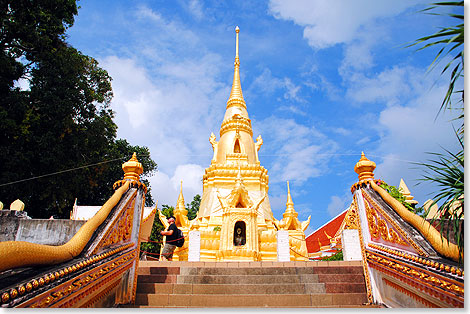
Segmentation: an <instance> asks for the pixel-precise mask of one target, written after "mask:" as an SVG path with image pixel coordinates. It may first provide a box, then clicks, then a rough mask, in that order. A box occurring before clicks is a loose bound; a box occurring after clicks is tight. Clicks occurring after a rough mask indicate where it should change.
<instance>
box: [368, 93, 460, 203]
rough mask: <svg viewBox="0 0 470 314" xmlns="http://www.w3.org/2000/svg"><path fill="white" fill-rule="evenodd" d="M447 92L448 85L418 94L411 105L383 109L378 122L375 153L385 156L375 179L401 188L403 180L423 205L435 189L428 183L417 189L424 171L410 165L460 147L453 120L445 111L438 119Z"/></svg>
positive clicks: (380, 162)
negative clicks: (454, 132)
mask: <svg viewBox="0 0 470 314" xmlns="http://www.w3.org/2000/svg"><path fill="white" fill-rule="evenodd" d="M445 90H446V86H445V85H440V86H434V88H433V89H431V90H426V89H423V90H420V91H417V92H418V93H417V97H416V98H414V99H412V100H411V101H410V102H409V103H408V104H406V105H394V106H390V107H388V108H386V109H385V110H383V111H382V112H381V113H380V117H379V121H378V122H379V123H378V130H379V135H380V142H379V143H380V145H379V147H378V148H377V150H376V154H377V155H379V156H384V157H383V159H382V161H379V162H378V163H377V169H376V171H375V173H376V177H378V178H382V179H384V180H385V181H386V182H388V183H389V184H392V185H398V184H399V182H400V178H402V177H403V178H404V179H405V181H406V182H407V184H408V187H409V188H410V190H411V192H412V194H413V193H415V197H417V198H418V201H420V202H421V203H422V202H423V201H424V200H425V199H427V198H428V196H427V195H428V193H429V191H431V190H432V188H430V187H429V186H427V185H425V184H421V185H419V186H417V187H415V184H416V183H417V181H416V179H418V178H422V170H423V168H419V166H417V165H415V164H412V163H411V162H424V161H426V160H429V159H431V158H432V156H431V155H429V154H427V153H429V152H442V147H444V148H446V149H449V150H451V151H455V149H456V148H457V140H456V137H455V135H453V129H452V124H451V123H449V121H450V120H452V119H453V118H454V117H453V116H451V115H450V114H449V113H448V112H445V113H443V114H442V115H441V116H439V117H438V118H437V119H436V114H437V109H438V107H439V105H440V102H441V99H442V95H444V94H445ZM413 190H414V191H413Z"/></svg>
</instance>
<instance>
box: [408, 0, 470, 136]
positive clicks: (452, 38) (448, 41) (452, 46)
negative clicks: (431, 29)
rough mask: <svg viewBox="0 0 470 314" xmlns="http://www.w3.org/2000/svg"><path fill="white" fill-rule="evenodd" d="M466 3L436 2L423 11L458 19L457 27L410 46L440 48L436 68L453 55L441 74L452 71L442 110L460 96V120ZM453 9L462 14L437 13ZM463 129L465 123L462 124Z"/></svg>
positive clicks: (442, 28) (445, 28)
mask: <svg viewBox="0 0 470 314" xmlns="http://www.w3.org/2000/svg"><path fill="white" fill-rule="evenodd" d="M463 6H464V1H450V2H436V3H433V4H432V5H431V6H430V7H428V8H426V9H424V10H423V12H426V13H429V14H431V15H447V16H449V17H452V18H454V19H457V21H458V22H457V23H458V24H457V25H455V26H450V27H441V28H440V30H439V31H437V32H436V33H434V34H431V35H428V36H424V37H421V38H419V39H417V40H416V41H415V42H414V43H412V44H411V45H409V46H415V45H418V46H421V47H420V48H419V49H418V50H422V49H427V48H432V47H440V50H439V51H438V53H437V54H436V57H435V58H434V60H433V62H432V64H431V66H436V65H437V64H438V63H439V62H440V61H441V60H443V59H444V58H445V57H446V56H447V55H451V57H452V59H451V60H450V61H449V62H448V63H447V64H446V65H445V66H444V67H443V68H442V72H441V74H444V73H446V72H447V71H449V70H451V73H450V81H449V85H448V87H447V92H446V94H445V96H444V98H443V100H442V103H441V107H440V109H439V112H440V111H441V110H443V109H444V110H445V109H451V108H452V96H453V95H454V94H458V95H460V97H459V100H458V107H457V108H458V109H459V110H461V111H462V113H461V116H460V117H459V118H460V119H463V108H464V107H463V100H464V91H463V90H455V87H456V85H457V82H459V81H460V80H461V79H462V78H463V71H464V49H463V48H464V47H463V46H464V15H463ZM445 8H451V9H456V10H458V11H459V12H460V11H461V12H462V14H455V13H440V12H438V13H436V12H435V10H436V9H445ZM462 127H463V122H462Z"/></svg>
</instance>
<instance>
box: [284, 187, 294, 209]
mask: <svg viewBox="0 0 470 314" xmlns="http://www.w3.org/2000/svg"><path fill="white" fill-rule="evenodd" d="M286 207H287V208H288V209H290V208H292V209H293V208H294V202H293V201H292V196H291V195H290V187H289V181H287V203H286Z"/></svg>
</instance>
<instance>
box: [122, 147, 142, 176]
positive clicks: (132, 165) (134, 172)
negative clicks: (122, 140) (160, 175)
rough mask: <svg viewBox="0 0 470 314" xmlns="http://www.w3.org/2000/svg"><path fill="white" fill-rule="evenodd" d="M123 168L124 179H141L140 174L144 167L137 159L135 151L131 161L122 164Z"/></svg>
mask: <svg viewBox="0 0 470 314" xmlns="http://www.w3.org/2000/svg"><path fill="white" fill-rule="evenodd" d="M122 170H123V171H124V180H132V181H139V180H140V175H141V174H142V173H143V172H144V168H143V167H142V164H141V163H140V162H139V161H138V160H137V154H136V153H135V152H134V154H133V155H132V158H131V159H129V161H127V162H125V163H124V164H122Z"/></svg>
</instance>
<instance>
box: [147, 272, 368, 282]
mask: <svg viewBox="0 0 470 314" xmlns="http://www.w3.org/2000/svg"><path fill="white" fill-rule="evenodd" d="M138 282H139V283H198V284H233V283H241V284H250V283H258V284H266V283H271V284H274V283H318V282H323V283H343V284H344V283H357V284H364V276H363V275H362V274H361V275H357V274H320V275H316V274H300V275H244V276H243V275H176V274H169V275H164V274H151V275H139V276H138Z"/></svg>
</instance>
